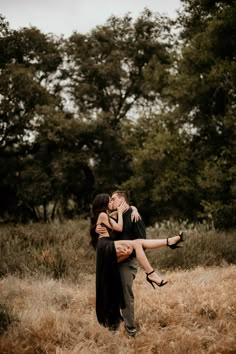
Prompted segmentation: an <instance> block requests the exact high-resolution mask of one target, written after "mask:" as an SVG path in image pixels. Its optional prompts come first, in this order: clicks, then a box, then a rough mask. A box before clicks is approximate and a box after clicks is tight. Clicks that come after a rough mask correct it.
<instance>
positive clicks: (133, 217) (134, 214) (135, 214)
mask: <svg viewBox="0 0 236 354" xmlns="http://www.w3.org/2000/svg"><path fill="white" fill-rule="evenodd" d="M131 208H132V213H131V221H134V222H137V221H139V220H140V219H141V216H140V214H139V212H138V209H137V208H136V207H135V206H133V205H131Z"/></svg>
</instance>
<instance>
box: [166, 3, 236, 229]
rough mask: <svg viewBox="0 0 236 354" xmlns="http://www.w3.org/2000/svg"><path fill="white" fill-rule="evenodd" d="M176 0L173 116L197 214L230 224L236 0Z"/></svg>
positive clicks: (235, 148) (232, 217)
mask: <svg viewBox="0 0 236 354" xmlns="http://www.w3.org/2000/svg"><path fill="white" fill-rule="evenodd" d="M182 2H183V4H184V8H183V12H182V14H181V16H180V17H179V21H180V24H181V25H182V26H183V30H182V32H181V37H182V49H181V57H180V60H179V65H178V73H177V74H176V77H175V78H174V80H176V81H175V82H172V85H173V86H172V87H173V91H172V93H173V97H174V100H173V103H178V109H177V110H176V117H179V123H180V125H181V124H182V127H183V129H185V130H186V129H187V130H188V131H189V136H190V138H191V140H190V142H191V145H190V147H191V151H192V162H193V166H194V174H195V176H196V177H195V182H197V186H198V190H196V193H197V191H198V193H199V194H200V196H201V202H200V204H201V207H200V208H199V215H201V216H202V217H205V218H210V220H212V221H213V222H214V223H215V225H216V226H219V227H228V226H234V225H235V222H236V219H235V207H236V205H235V168H234V164H235V157H236V145H235V141H236V139H235V132H236V129H235V128H236V127H235V113H236V111H235V107H236V105H235V103H236V101H235V100H236V75H235V73H236V62H235V55H236V27H235V21H236V2H235V1H200V0H191V1H190V0H186V1H182ZM213 176H214V178H213Z"/></svg>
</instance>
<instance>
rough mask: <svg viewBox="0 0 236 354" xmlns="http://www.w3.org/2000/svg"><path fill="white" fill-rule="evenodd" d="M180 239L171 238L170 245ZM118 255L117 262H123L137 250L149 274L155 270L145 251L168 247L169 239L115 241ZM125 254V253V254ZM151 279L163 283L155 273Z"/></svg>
mask: <svg viewBox="0 0 236 354" xmlns="http://www.w3.org/2000/svg"><path fill="white" fill-rule="evenodd" d="M179 239H180V236H174V237H170V238H169V239H168V244H169V245H172V244H174V243H176V242H177V241H178V240H179ZM114 243H115V247H116V253H117V261H118V262H122V261H123V260H125V259H127V258H128V257H129V255H130V254H131V253H132V250H133V249H134V250H135V253H136V258H137V260H138V262H139V263H140V265H141V266H142V268H143V269H144V271H145V272H146V273H147V274H148V273H150V272H152V270H153V268H152V266H151V264H150V263H149V261H148V259H147V256H146V254H145V252H144V249H145V248H146V249H155V248H160V247H163V246H166V245H167V239H159V240H156V239H148V240H146V239H136V240H132V241H129V240H125V241H115V242H114ZM124 252H125V253H124ZM149 278H150V279H151V280H154V281H156V282H157V283H158V284H159V283H160V282H161V281H162V279H161V277H159V276H158V275H157V274H156V273H155V272H154V273H152V274H151V275H150V276H149Z"/></svg>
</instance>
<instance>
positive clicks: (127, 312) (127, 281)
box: [119, 257, 138, 332]
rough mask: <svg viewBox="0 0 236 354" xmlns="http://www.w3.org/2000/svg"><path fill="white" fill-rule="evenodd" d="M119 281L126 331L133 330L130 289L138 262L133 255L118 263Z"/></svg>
mask: <svg viewBox="0 0 236 354" xmlns="http://www.w3.org/2000/svg"><path fill="white" fill-rule="evenodd" d="M119 270H120V277H121V283H122V287H123V294H124V300H125V308H124V309H122V316H123V318H124V322H125V327H126V329H127V331H128V332H129V331H131V332H132V331H135V329H136V326H135V322H134V294H133V290H132V286H133V280H134V278H135V276H136V274H137V270H138V262H137V260H136V258H135V257H133V258H131V259H129V260H127V261H125V262H122V263H120V264H119Z"/></svg>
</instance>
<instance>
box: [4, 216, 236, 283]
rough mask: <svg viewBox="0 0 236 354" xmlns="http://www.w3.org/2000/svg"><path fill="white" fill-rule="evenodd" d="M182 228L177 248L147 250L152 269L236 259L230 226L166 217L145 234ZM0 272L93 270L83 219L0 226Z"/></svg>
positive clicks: (77, 274) (64, 274)
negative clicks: (220, 228) (223, 228)
mask: <svg viewBox="0 0 236 354" xmlns="http://www.w3.org/2000/svg"><path fill="white" fill-rule="evenodd" d="M181 229H182V230H184V234H185V242H184V243H183V244H182V246H183V248H182V249H177V250H171V249H170V248H168V247H164V248H161V249H159V250H147V251H146V253H147V255H148V258H149V260H150V262H151V264H152V266H153V267H156V268H157V269H177V268H184V269H187V268H193V267H195V266H198V265H202V266H212V265H220V264H222V263H225V262H226V263H236V259H235V255H236V241H235V236H236V235H235V233H236V232H235V230H232V231H231V232H222V231H217V230H215V229H214V228H213V227H210V226H209V225H207V224H201V225H193V224H188V223H187V222H182V223H176V222H173V221H167V222H165V223H161V224H156V225H155V227H152V228H147V237H148V238H166V237H171V236H173V235H177V234H178V232H179V230H181ZM0 249H1V259H0V276H2V277H3V276H5V275H7V274H15V275H18V276H20V277H23V276H28V275H29V276H33V275H42V276H49V277H51V278H54V279H68V280H71V281H73V282H79V281H80V278H81V277H83V276H84V274H85V275H86V274H93V273H94V272H95V252H94V250H93V248H92V247H91V246H90V238H89V221H88V220H75V221H68V222H66V223H64V224H32V225H15V226H14V225H12V226H2V227H1V228H0Z"/></svg>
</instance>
